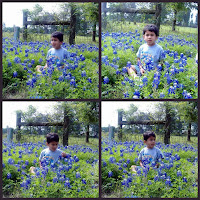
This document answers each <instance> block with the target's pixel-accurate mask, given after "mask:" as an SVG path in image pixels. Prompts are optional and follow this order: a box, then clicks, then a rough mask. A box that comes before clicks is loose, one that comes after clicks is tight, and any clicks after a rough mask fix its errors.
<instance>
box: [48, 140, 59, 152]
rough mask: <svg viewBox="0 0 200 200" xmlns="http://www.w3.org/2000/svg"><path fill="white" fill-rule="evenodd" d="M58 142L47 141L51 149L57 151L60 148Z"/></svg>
mask: <svg viewBox="0 0 200 200" xmlns="http://www.w3.org/2000/svg"><path fill="white" fill-rule="evenodd" d="M58 143H59V142H55V141H53V142H50V143H47V146H48V147H49V150H51V151H55V150H56V149H57V148H58Z"/></svg>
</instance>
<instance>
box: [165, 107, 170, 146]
mask: <svg viewBox="0 0 200 200" xmlns="http://www.w3.org/2000/svg"><path fill="white" fill-rule="evenodd" d="M170 123H171V115H170V108H169V107H168V105H166V124H165V135H164V143H165V144H170Z"/></svg>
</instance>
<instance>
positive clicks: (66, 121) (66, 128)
mask: <svg viewBox="0 0 200 200" xmlns="http://www.w3.org/2000/svg"><path fill="white" fill-rule="evenodd" d="M69 122H70V119H69V116H68V113H67V111H66V110H64V125H63V146H68V138H69Z"/></svg>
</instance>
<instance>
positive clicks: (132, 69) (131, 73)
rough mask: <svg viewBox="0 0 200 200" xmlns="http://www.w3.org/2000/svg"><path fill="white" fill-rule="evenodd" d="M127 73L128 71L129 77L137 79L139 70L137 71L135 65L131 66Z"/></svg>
mask: <svg viewBox="0 0 200 200" xmlns="http://www.w3.org/2000/svg"><path fill="white" fill-rule="evenodd" d="M127 71H128V74H129V76H132V77H134V78H135V77H137V74H136V73H137V70H136V69H135V66H134V65H131V66H130V68H129V67H127Z"/></svg>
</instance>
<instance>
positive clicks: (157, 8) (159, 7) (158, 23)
mask: <svg viewBox="0 0 200 200" xmlns="http://www.w3.org/2000/svg"><path fill="white" fill-rule="evenodd" d="M161 11H162V6H161V3H158V4H156V14H155V18H156V23H155V24H156V26H157V27H158V30H160V22H161Z"/></svg>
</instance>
